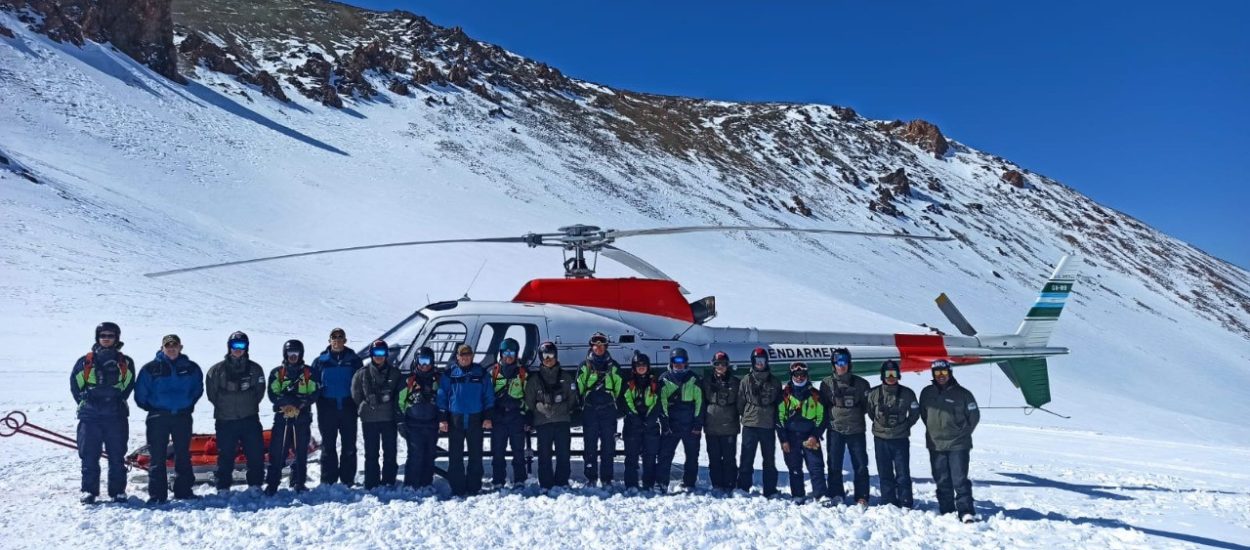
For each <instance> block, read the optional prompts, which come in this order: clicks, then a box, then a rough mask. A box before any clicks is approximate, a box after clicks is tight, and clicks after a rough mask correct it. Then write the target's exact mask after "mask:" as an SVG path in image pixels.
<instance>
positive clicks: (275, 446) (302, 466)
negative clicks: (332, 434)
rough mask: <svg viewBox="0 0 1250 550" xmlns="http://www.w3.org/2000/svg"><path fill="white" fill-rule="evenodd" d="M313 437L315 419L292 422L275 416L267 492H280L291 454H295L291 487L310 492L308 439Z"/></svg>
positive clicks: (266, 484) (301, 419) (271, 431)
mask: <svg viewBox="0 0 1250 550" xmlns="http://www.w3.org/2000/svg"><path fill="white" fill-rule="evenodd" d="M302 414H304V415H307V414H308V413H306V412H305V413H302ZM311 438H312V418H295V419H288V418H286V417H285V416H282V414H281V413H278V414H275V415H274V419H273V429H272V430H270V432H269V474H268V475H267V476H266V477H265V492H267V493H270V494H273V493H275V492H277V491H278V483H279V482H280V481H282V468H284V467H285V466H286V458H287V454H288V453H294V455H295V460H294V461H293V462H292V463H291V480H290V485H291V488H292V489H295V490H296V491H305V490H307V489H308V440H309V439H311Z"/></svg>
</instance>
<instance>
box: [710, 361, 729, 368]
mask: <svg viewBox="0 0 1250 550" xmlns="http://www.w3.org/2000/svg"><path fill="white" fill-rule="evenodd" d="M712 366H713V367H728V366H729V361H717V362H715V363H712Z"/></svg>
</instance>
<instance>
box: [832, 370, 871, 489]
mask: <svg viewBox="0 0 1250 550" xmlns="http://www.w3.org/2000/svg"><path fill="white" fill-rule="evenodd" d="M831 362H832V363H833V364H832V367H833V374H832V375H830V376H829V377H828V378H826V379H824V380H822V381H821V382H820V397H821V400H822V401H824V404H825V417H826V421H827V423H828V429H829V431H828V441H827V442H826V447H825V449H826V451H827V452H828V454H827V457H828V459H829V463H828V472H827V474H828V476H829V479H828V483H827V485H828V489H827V490H828V494H826V495H825V496H826V497H828V498H829V499H830V500H831V501H832V502H834V503H838V502H841V501H842V500H843V499H844V498H846V487H844V486H843V485H842V463H843V460H844V458H845V456H846V455H847V454H850V455H851V471H852V472H853V476H852V478H853V483H852V486H853V487H854V490H855V492H854V494H853V497H854V499H855V504H857V505H859V506H867V505H868V442H867V436H866V435H865V432H866V431H867V422H865V417H866V416H867V414H868V390H869V389H871V388H870V386H869V385H868V381H867V380H864V379H863V378H861V377H859V376H855V375H854V374H851V352H850V351H847V349H846V348H838V349H835V350H833V358H832V360H831Z"/></svg>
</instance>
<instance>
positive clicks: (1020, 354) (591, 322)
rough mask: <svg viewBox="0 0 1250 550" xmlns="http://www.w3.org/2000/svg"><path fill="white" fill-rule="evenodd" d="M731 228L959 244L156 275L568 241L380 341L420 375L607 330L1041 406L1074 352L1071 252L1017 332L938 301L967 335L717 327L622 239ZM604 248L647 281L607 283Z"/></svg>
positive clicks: (564, 233)
mask: <svg viewBox="0 0 1250 550" xmlns="http://www.w3.org/2000/svg"><path fill="white" fill-rule="evenodd" d="M730 231H744V232H783V233H796V234H826V235H845V236H856V237H864V238H880V239H904V240H920V241H950V240H952V239H951V238H950V237H941V236H934V235H911V234H901V233H872V232H863V231H850V230H840V229H824V228H793V227H769V226H749V225H736V226H678V227H658V228H646V229H630V230H616V229H601V228H599V227H597V226H593V225H582V224H578V225H570V226H566V227H561V228H558V229H557V231H556V232H552V233H527V234H524V235H520V236H505V237H484V238H464V239H440V240H426V241H406V242H395V243H384V244H370V245H363V246H352V247H346V248H333V249H325V250H315V251H308V252H299V253H293V254H283V255H277V256H267V257H262V258H253V259H248V260H237V261H230V262H223V263H217V264H209V265H201V266H195V267H187V268H180V269H173V270H168V271H160V272H155V273H147V274H145V275H146V276H148V277H164V276H169V275H175V274H182V273H189V272H194V271H200V270H205V269H217V268H224V267H230V266H239V265H245V264H252V263H259V262H269V261H276V260H285V259H293V258H300V257H305V256H314V255H321V254H334V253H342V252H351V251H359V250H369V249H379V248H394V247H407V246H417V245H432V244H452V243H464V244H469V243H511V244H524V245H526V246H528V247H530V248H536V247H559V248H561V249H562V250H563V255H564V262H563V267H564V277H563V278H548V279H534V280H530V281H528V282H526V283H524V284H523V285H522V286H521V289H520V290H519V291H518V292H517V294H516V296H514V297H513V298H512V299H511V300H509V301H477V300H469V299H468V298H467V296H466V297H465V298H462V299H460V300H450V301H442V302H435V303H431V304H428V305H426V306H424V307H422V308H420V309H418V310H416V311H415V312H413V313H412V314H411V315H409V316H408V317H407V318H405V319H403V320H402V321H400V322H399V323H398V324H396V325H395V326H394V327H392V328H391V329H390V330H388V331H386V332H385V333H383V334H382V335H381V336H379V339H382V340H386V341H387V342H391V358H392V360H393V361H395V362H396V364H397V365H398V366H399V368H400V370H401V371H403V372H410V371H411V369H412V366H413V361H414V360H415V355H416V353H415V351H416V350H417V349H418V348H420V347H422V346H428V347H430V348H431V349H433V350H434V352H435V355H436V357H435V363H436V364H450V363H451V362H452V361H453V360H454V353H455V349H456V348H457V347H458V346H459V345H460V344H464V343H468V344H469V345H470V346H472V347H473V348H474V350H475V354H476V355H475V360H476V361H479V362H482V361H487V360H489V359H493V358H494V357H495V356H496V353H497V352H498V349H499V346H500V344H501V343H502V342H503V340H504V339H506V338H513V339H515V340H516V341H517V342H519V343H520V345H521V353H520V362H521V364H522V365H526V366H529V368H535V367H534V365H535V359H536V356H537V349H538V347H539V345H540V344H541V343H542V342H552V343H554V344H555V345H556V346H557V348H558V349H560V351H561V355H563V356H564V357H569V356H572V357H578V358H579V359H580V357H581V354H583V353H585V351H586V349H587V344H586V341H587V338H588V337H589V335H591V334H593V333H596V332H599V333H603V334H605V335H607V337H608V351H609V353H611V354H612V355H613V356H614V357H623V358H628V357H631V356H632V355H633V353H634V352H640V353H643V354H645V355H647V356H649V357H651V359H652V363H653V364H655V365H658V366H659V365H667V364H668V357H669V353H670V352H671V350H672V349H673V348H676V347H681V348H684V349H685V350H686V351H687V353H688V354H689V358H690V359H689V360H690V365H691V366H692V367H694V368H704V369H706V368H709V367H710V365H711V360H712V356H713V354H715V353H716V352H718V351H724V352H727V353H728V354H729V356H730V357H731V358H734V357H737V358H745V357H749V356H750V354H751V353H752V351H753V350H755V349H756V348H762V349H764V350H766V352H767V354H768V357H769V359H770V365H771V368H772V369H773V370H774V374H776V375H779V376H780V377H781V378H782V379H788V377H789V375H788V366H789V365H790V364H791V363H792V362H798V361H801V362H804V363H807V364H808V366H809V368H810V373H811V374H810V375H811V377H812V378H813V379H819V378H821V377H823V376H827V375H828V374H830V372H831V371H832V365H831V358H832V357H833V352H834V350H835V349H838V348H846V349H847V350H849V351H850V353H851V356H852V358H853V359H852V365H851V370H852V372H854V373H856V374H860V375H864V374H868V375H872V374H875V373H877V372H878V371H879V370H880V368H881V365H882V363H884V362H885V361H890V360H893V361H897V362H898V363H899V365H900V368H901V370H902V371H905V372H919V371H924V370H928V369H929V366H930V363H931V362H932V361H935V360H938V359H945V360H947V361H949V362H950V363H951V365H952V366H956V367H958V366H968V365H977V364H986V363H997V364H998V366H999V367H1000V368H1001V369H1002V371H1003V373H1004V374H1006V376H1007V378H1008V379H1009V380H1010V381H1011V382H1012V384H1013V385H1014V386H1015V387H1016V388H1018V389H1019V390H1020V392H1021V393H1022V395H1023V397H1024V400H1025V402H1026V403H1028V405H1029V407H1032V408H1039V409H1040V408H1041V407H1042V406H1043V405H1045V404H1046V403H1048V402H1050V401H1051V393H1050V380H1049V374H1048V371H1047V358H1048V357H1053V356H1057V355H1064V354H1067V353H1068V349H1067V348H1065V347H1055V346H1050V345H1049V340H1050V336H1051V333H1052V332H1053V330H1054V327H1055V324H1056V323H1057V322H1058V319H1059V314H1060V313H1061V312H1062V311H1063V306H1064V304H1065V303H1066V301H1067V299H1068V297H1069V296H1070V294H1071V292H1072V286H1073V284H1074V283H1075V280H1076V274H1075V268H1074V267H1073V266H1074V265H1075V262H1072V261H1071V259H1072V258H1071V257H1070V256H1063V257H1062V258H1060V260H1059V261H1058V263H1057V264H1056V265H1055V266H1054V269H1053V271H1052V273H1051V275H1050V277H1049V278H1048V279H1047V280H1046V282H1045V283H1044V285H1043V287H1042V289H1041V291H1040V293H1039V296H1038V298H1037V299H1036V301H1035V302H1034V303H1033V305H1032V307H1031V308H1030V309H1029V310H1028V312H1027V313H1026V315H1025V317H1024V319H1023V320H1022V321H1021V323H1020V325H1019V327H1018V328H1017V329H1016V331H1015V332H1014V333H1002V334H992V335H980V334H978V333H977V331H976V329H974V328H973V327H972V325H971V324H970V323H969V322H968V320H967V319H966V318H965V317H964V316H963V314H962V313H961V312H960V311H959V310H958V308H956V307H955V305H954V303H953V302H952V301H951V300H950V298H949V297H947V296H946V294H944V293H943V294H941V295H940V296H938V297H937V299H936V302H937V305H938V308H939V309H940V310H941V311H942V312H943V314H944V315H945V316H946V318H947V319H948V320H950V321H951V323H952V324H953V325H954V326H955V327H956V328H957V329H958V330H959V331H960V333H961V335H960V336H953V335H946V334H943V333H940V332H938V333H933V332H930V333H924V334H908V333H894V334H880V333H876V334H874V333H852V332H817V331H794V330H769V329H758V328H735V327H717V326H711V325H708V324H707V322H708V321H710V320H711V319H712V318H714V317H715V316H716V298H715V297H714V296H707V297H704V298H701V299H699V300H695V301H687V300H686V297H685V296H686V295H688V294H689V292H688V291H687V290H686V289H685V288H684V287H682V286H681V285H680V284H679V283H678V282H676V281H674V280H673V279H672V278H671V277H669V276H668V275H666V274H665V273H664V272H663V271H661V270H660V269H659V268H657V267H655V266H654V265H652V264H650V263H648V262H647V261H646V260H643V259H642V258H640V257H638V256H635V255H634V254H631V253H629V252H627V251H625V250H623V249H621V248H619V247H617V246H615V243H616V242H617V240H619V239H624V238H629V237H640V236H654V235H674V234H683V233H707V232H730ZM600 255H602V256H604V257H605V258H608V259H610V260H613V261H616V262H618V263H620V264H622V265H624V266H626V267H628V268H630V269H632V270H633V271H635V272H637V273H638V274H640V275H642V277H641V278H635V277H626V278H596V277H595V272H596V268H597V265H598V258H599V256H600ZM588 259H589V261H588ZM575 364H576V363H574V365H575ZM566 368H570V366H568V365H566ZM1043 410H1044V409H1043Z"/></svg>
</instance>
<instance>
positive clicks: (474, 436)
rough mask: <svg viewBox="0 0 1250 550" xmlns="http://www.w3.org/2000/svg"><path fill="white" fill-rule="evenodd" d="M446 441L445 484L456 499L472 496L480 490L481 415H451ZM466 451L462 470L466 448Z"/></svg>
mask: <svg viewBox="0 0 1250 550" xmlns="http://www.w3.org/2000/svg"><path fill="white" fill-rule="evenodd" d="M449 424H450V426H449V428H448V437H447V481H448V483H450V484H451V490H452V492H453V493H455V494H457V495H461V496H464V495H475V494H477V493H478V492H479V491H481V490H482V473H483V471H482V415H481V414H471V415H468V417H467V418H466V417H465V415H463V414H455V415H452V417H451V421H450V422H449ZM466 444H467V445H468V447H469V456H468V459H469V460H468V462H469V465H468V468H467V471H466V468H465V453H464V448H465V445H466Z"/></svg>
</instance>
